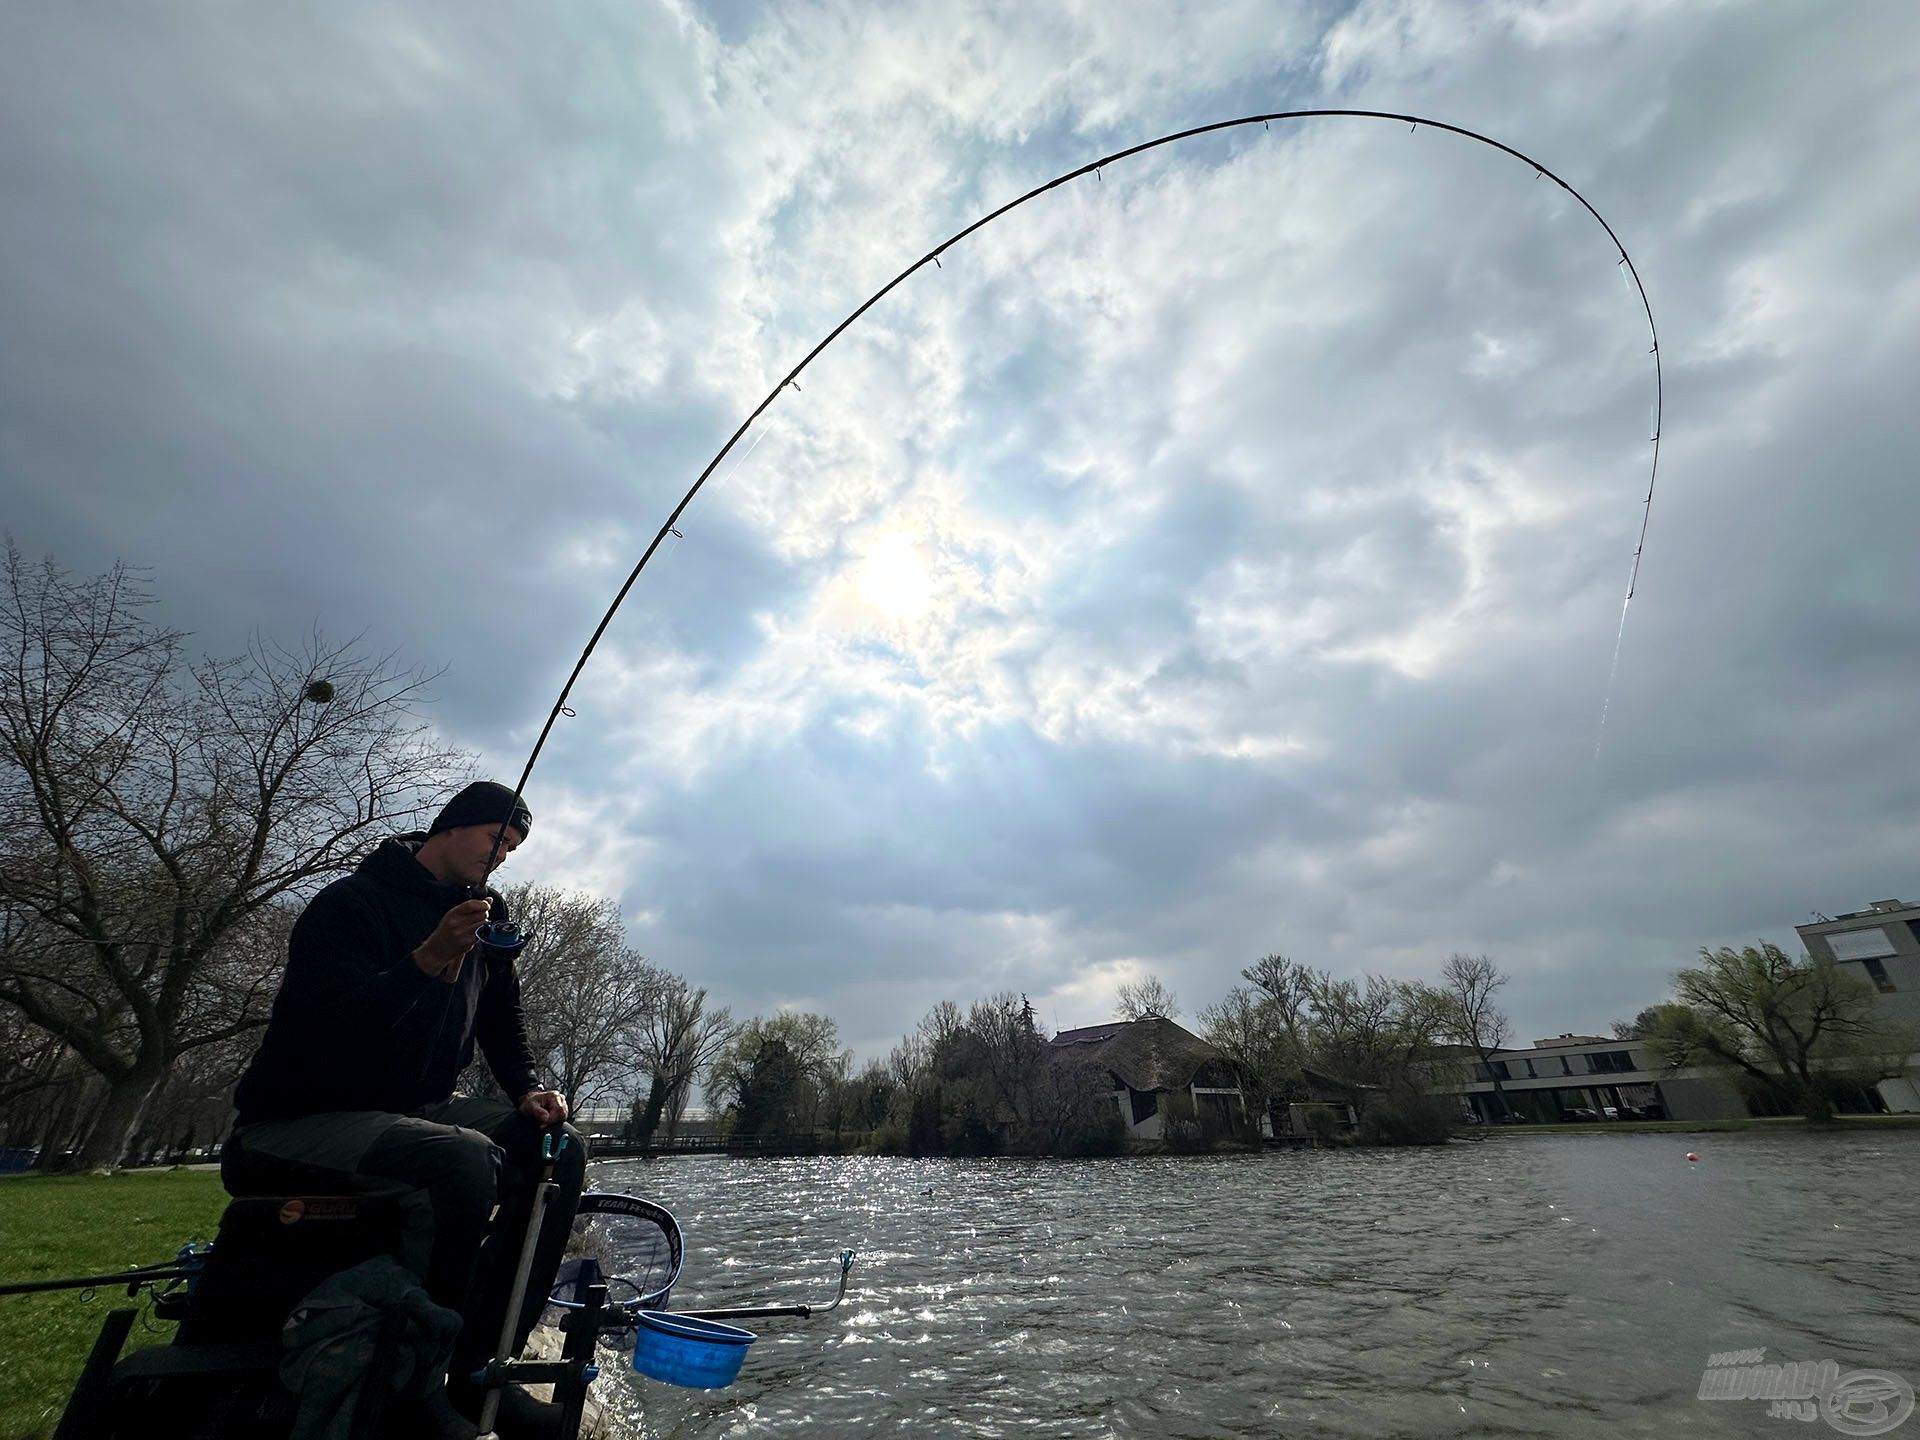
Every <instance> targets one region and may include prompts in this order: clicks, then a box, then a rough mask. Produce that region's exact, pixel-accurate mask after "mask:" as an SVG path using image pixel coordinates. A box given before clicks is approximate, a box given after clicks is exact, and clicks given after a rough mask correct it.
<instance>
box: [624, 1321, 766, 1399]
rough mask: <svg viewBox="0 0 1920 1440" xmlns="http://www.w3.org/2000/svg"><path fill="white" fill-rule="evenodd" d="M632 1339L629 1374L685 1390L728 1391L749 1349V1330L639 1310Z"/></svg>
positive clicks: (717, 1322)
mask: <svg viewBox="0 0 1920 1440" xmlns="http://www.w3.org/2000/svg"><path fill="white" fill-rule="evenodd" d="M634 1318H635V1319H636V1320H638V1321H639V1322H640V1323H639V1325H638V1326H637V1327H636V1328H635V1330H634V1336H633V1368H634V1369H635V1370H638V1371H639V1372H640V1373H641V1374H642V1375H645V1376H646V1377H647V1378H648V1379H650V1380H664V1381H666V1382H667V1384H669V1385H684V1386H686V1387H687V1388H688V1389H689V1390H718V1389H720V1388H721V1387H722V1386H726V1385H731V1384H732V1383H733V1378H734V1376H736V1375H738V1374H739V1373H740V1366H741V1365H742V1364H743V1363H745V1361H746V1358H747V1347H748V1346H749V1345H751V1344H753V1341H754V1334H753V1332H752V1331H751V1330H742V1329H739V1328H738V1327H736V1326H733V1325H722V1324H720V1322H719V1321H717V1320H696V1319H694V1318H693V1317H692V1316H691V1315H675V1314H672V1313H671V1312H669V1311H666V1310H642V1311H639V1312H638V1313H637V1314H636V1315H635V1316H634Z"/></svg>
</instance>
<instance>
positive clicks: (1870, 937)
mask: <svg viewBox="0 0 1920 1440" xmlns="http://www.w3.org/2000/svg"><path fill="white" fill-rule="evenodd" d="M1827 944H1829V945H1831V946H1832V947H1833V958H1834V959H1836V960H1878V959H1881V958H1883V957H1884V956H1888V955H1894V954H1898V953H1899V952H1898V951H1896V950H1895V949H1894V948H1893V942H1892V941H1890V940H1889V939H1888V938H1887V932H1886V930H1885V929H1884V928H1883V927H1881V926H1879V925H1873V926H1869V927H1868V928H1867V929H1865V930H1842V931H1841V932H1840V933H1839V934H1838V935H1829V936H1827Z"/></svg>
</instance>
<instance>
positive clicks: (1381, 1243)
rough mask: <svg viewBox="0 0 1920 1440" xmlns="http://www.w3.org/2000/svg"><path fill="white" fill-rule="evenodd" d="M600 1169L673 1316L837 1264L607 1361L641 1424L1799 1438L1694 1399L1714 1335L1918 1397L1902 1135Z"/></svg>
mask: <svg viewBox="0 0 1920 1440" xmlns="http://www.w3.org/2000/svg"><path fill="white" fill-rule="evenodd" d="M1689 1149H1692V1150H1694V1151H1697V1152H1698V1153H1699V1156H1700V1159H1699V1162H1698V1163H1697V1164H1690V1163H1689V1162H1688V1161H1687V1159H1686V1153H1687V1151H1688V1150H1689ZM592 1182H593V1184H594V1186H595V1187H596V1188H598V1189H603V1190H627V1191H631V1192H634V1193H639V1194H644V1195H648V1196H650V1197H651V1198H653V1199H656V1200H658V1201H660V1202H661V1203H663V1204H665V1205H667V1206H668V1208H670V1209H672V1210H673V1211H675V1213H676V1214H677V1215H678V1216H679V1218H680V1221H681V1225H682V1227H683V1229H684V1230H685V1232H686V1236H687V1242H688V1255H687V1265H686V1270H685V1273H684V1276H683V1279H682V1282H681V1286H680V1288H679V1289H678V1290H677V1291H676V1292H675V1296H674V1300H675V1304H676V1306H677V1307H678V1308H682V1309H694V1308H699V1307H703V1306H715V1305H724V1304H737V1303H745V1302H747V1301H749V1300H756V1299H765V1300H767V1301H770V1302H771V1301H781V1300H812V1299H818V1298H825V1297H826V1296H828V1295H830V1294H831V1291H832V1287H833V1282H834V1278H835V1275H836V1271H837V1266H836V1256H837V1252H838V1251H839V1250H840V1249H842V1248H846V1247H851V1248H854V1249H856V1250H858V1251H859V1252H860V1254H859V1258H858V1260H857V1261H856V1262H855V1265H854V1269H853V1273H852V1278H851V1283H850V1285H849V1288H848V1295H847V1300H846V1302H845V1303H844V1304H843V1305H842V1306H841V1307H840V1308H839V1309H838V1310H836V1311H834V1312H833V1313H831V1314H829V1315H825V1316H820V1317H816V1318H814V1319H812V1320H806V1321H801V1320H771V1321H761V1322H753V1323H757V1325H758V1329H759V1334H760V1337H761V1338H760V1340H759V1342H758V1343H757V1344H755V1345H754V1346H753V1348H752V1349H751V1350H750V1351H749V1352H748V1357H747V1363H746V1368H745V1370H744V1371H743V1373H742V1375H741V1378H740V1379H739V1380H738V1381H736V1382H735V1383H734V1385H733V1386H732V1387H730V1388H729V1389H727V1390H724V1391H715V1392H695V1391H685V1390H675V1389H673V1388H671V1387H668V1386H664V1385H660V1384H658V1383H655V1382H653V1381H649V1380H644V1379H641V1378H640V1377H637V1376H635V1375H634V1374H633V1373H632V1372H631V1371H628V1370H615V1369H613V1368H612V1367H609V1369H608V1371H607V1372H605V1374H604V1376H603V1379H602V1380H601V1381H600V1383H599V1384H597V1385H596V1386H595V1391H596V1394H597V1395H599V1397H600V1398H601V1399H602V1400H603V1401H605V1402H607V1403H608V1404H609V1406H610V1408H611V1409H612V1410H613V1411H614V1412H615V1414H616V1415H617V1416H618V1417H619V1419H620V1423H621V1425H622V1427H623V1428H622V1430H621V1433H622V1434H624V1435H627V1436H632V1437H641V1436H645V1437H667V1436H702V1437H706V1436H741V1437H745V1436H756V1437H758V1436H785V1435H832V1436H852V1435H977V1436H1025V1435H1036V1436H1087V1437H1106V1436H1127V1437H1131V1436H1141V1437H1162V1436H1274V1435H1303V1436H1306V1435H1312V1436H1322V1435H1332V1436H1342V1435H1352V1436H1384V1435H1406V1436H1426V1435H1462V1436H1466V1435H1472V1436H1507V1435H1512V1436H1529V1437H1533V1436H1541V1435H1565V1436H1586V1435H1591V1436H1605V1437H1609V1440H1619V1437H1622V1436H1661V1437H1666V1436H1674V1435H1739V1436H1753V1435H1769V1434H1777V1435H1794V1434H1822V1435H1824V1434H1831V1433H1835V1431H1834V1430H1833V1429H1830V1428H1829V1426H1827V1425H1826V1424H1822V1423H1819V1422H1815V1423H1813V1424H1811V1425H1803V1424H1798V1423H1796V1422H1795V1421H1793V1420H1791V1419H1786V1418H1769V1417H1768V1414H1767V1411H1768V1405H1767V1403H1766V1402H1765V1401H1748V1400H1741V1401H1705V1400H1700V1399H1697V1398H1696V1395H1697V1392H1698V1390H1699V1387H1700V1381H1701V1373H1702V1370H1703V1369H1704V1367H1705V1366H1706V1364H1707V1358H1708V1356H1709V1355H1710V1354H1712V1353H1715V1352H1721V1351H1729V1350H1745V1349H1759V1348H1762V1347H1764V1348H1765V1350H1766V1352H1767V1354H1766V1358H1767V1359H1768V1360H1773V1361H1793V1360H1824V1359H1829V1358H1830V1359H1833V1360H1835V1361H1837V1362H1838V1364H1839V1367H1840V1370H1841V1372H1842V1373H1845V1372H1846V1371H1849V1370H1852V1369H1856V1368H1858V1369H1871V1370H1881V1371H1891V1372H1894V1373H1895V1374H1897V1375H1901V1376H1903V1377H1904V1378H1905V1379H1906V1380H1907V1381H1908V1382H1909V1383H1920V1320H1916V1318H1915V1310H1916V1306H1915V1299H1916V1293H1917V1292H1920V1183H1916V1182H1920V1130H1896V1131H1886V1132H1880V1133H1875V1134H1866V1135H1862V1134H1843V1135H1814V1134H1805V1133H1793V1134H1734V1135H1711V1134H1709V1135H1617V1136H1609V1135H1591V1136H1585V1135H1576V1136H1548V1135H1540V1136H1517V1135H1515V1136H1508V1135H1500V1136H1497V1137H1495V1138H1493V1139H1490V1140H1488V1141H1486V1142H1483V1143H1475V1144H1459V1143H1456V1144H1453V1145H1449V1146H1445V1147H1442V1148H1438V1149H1427V1150H1400V1151H1326V1150H1320V1151H1302V1152H1272V1153H1268V1154H1263V1155H1249V1156H1234V1157H1219V1158H1205V1159H1192V1158H1190V1159H1180V1158H1155V1159H1145V1158H1142V1159H1126V1160H1107V1161H1023V1160H980V1161H965V1160H895V1159H880V1158H853V1159H817V1160H789V1161H769V1160H752V1161H749V1160H726V1159H721V1158H706V1159H701V1158H686V1159H674V1160H668V1161H656V1162H633V1161H625V1162H610V1163H607V1164H602V1165H596V1166H595V1167H594V1170H593V1172H592ZM929 1190H931V1192H932V1193H931V1194H928V1193H927V1192H928V1191H929ZM1909 1432H1911V1433H1913V1434H1914V1435H1915V1436H1916V1437H1917V1440H1920V1416H1915V1417H1914V1418H1912V1419H1911V1420H1909V1421H1908V1422H1907V1423H1906V1424H1905V1425H1903V1426H1901V1428H1900V1430H1899V1431H1898V1432H1896V1433H1897V1434H1902V1435H1904V1434H1907V1433H1909ZM1856 1433H1859V1432H1856Z"/></svg>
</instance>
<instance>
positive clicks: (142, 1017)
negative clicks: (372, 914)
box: [0, 546, 463, 1167]
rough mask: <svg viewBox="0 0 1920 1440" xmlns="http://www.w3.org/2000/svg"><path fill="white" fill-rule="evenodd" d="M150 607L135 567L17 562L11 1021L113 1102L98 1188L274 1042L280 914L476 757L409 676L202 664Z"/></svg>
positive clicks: (7, 881)
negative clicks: (42, 1038) (214, 1058)
mask: <svg viewBox="0 0 1920 1440" xmlns="http://www.w3.org/2000/svg"><path fill="white" fill-rule="evenodd" d="M150 603H151V600H150V596H149V593H148V590H147V587H146V585H145V583H144V582H143V580H142V579H141V577H140V576H139V575H138V574H137V573H136V572H134V571H132V570H130V569H128V568H127V567H125V566H116V567H114V569H112V570H111V571H109V572H108V573H106V574H105V575H101V576H98V577H95V578H92V579H76V578H74V577H73V576H71V575H69V574H68V573H67V572H65V571H63V570H61V569H60V568H59V567H58V566H57V565H55V564H54V563H53V561H51V560H47V561H44V562H42V563H40V564H38V565H29V564H28V563H26V562H25V561H24V560H23V559H22V558H21V556H20V553H19V552H18V550H16V549H14V548H12V547H11V546H9V548H8V552H7V557H6V574H5V583H4V587H3V588H0V1004H5V1005H8V1006H11V1007H12V1008H13V1009H14V1010H15V1011H17V1012H18V1013H19V1014H20V1015H21V1016H23V1017H24V1018H25V1019H27V1020H28V1021H30V1022H31V1023H32V1024H33V1025H34V1026H36V1027H37V1028H39V1029H40V1030H42V1031H45V1032H46V1033H48V1034H50V1035H53V1036H56V1037H58V1038H59V1039H60V1040H61V1041H62V1042H63V1043H65V1044H66V1045H67V1046H69V1047H70V1048H71V1050H72V1052H73V1054H74V1055H76V1056H78V1057H79V1058H80V1059H81V1060H82V1061H84V1062H85V1063H86V1064H87V1065H88V1066H89V1067H90V1068H91V1069H93V1070H94V1071H95V1072H96V1073H98V1074H99V1075H100V1076H101V1077H102V1079H103V1081H104V1082H105V1086H106V1095H105V1099H104V1102H103V1103H102V1105H101V1106H100V1108H99V1111H98V1114H97V1115H96V1117H95V1119H94V1123H93V1125H92V1128H91V1131H90V1133H89V1135H88V1136H87V1139H86V1141H85V1143H84V1144H83V1146H82V1150H81V1157H80V1163H82V1164H84V1165H88V1166H92V1167H101V1166H109V1165H112V1164H114V1163H116V1162H117V1161H118V1160H119V1159H120V1156H121V1154H122V1153H123V1152H124V1150H125V1148H126V1146H127V1142H128V1139H129V1137H130V1136H131V1135H132V1133H133V1130H134V1128H135V1126H136V1125H137V1124H138V1123H139V1120H140V1116H141V1113H142V1111H143V1110H144V1109H145V1107H146V1104H147V1101H148V1099H149V1097H151V1096H152V1094H153V1093H154V1091H155V1089H156V1088H157V1087H158V1086H159V1085H160V1083H161V1082H162V1080H163V1079H164V1078H165V1077H166V1075H167V1073H168V1071H169V1070H170V1069H171V1067H172V1065H173V1064H174V1062H175V1061H176V1060H177V1059H178V1058H179V1057H180V1056H181V1055H182V1054H185V1053H187V1052H188V1051H191V1050H193V1049H196V1048H198V1047H200V1046H205V1045H217V1044H220V1043H221V1042H223V1041H225V1040H227V1039H230V1038H232V1037H234V1036H236V1035H240V1034H244V1033H246V1032H248V1031H251V1030H254V1029H257V1028H258V1027H259V1026H260V1025H262V1024H263V1023H264V1021H265V1018H266V1009H267V1004H268V1002H269V1000H270V998H271V990H272V986H271V979H270V977H271V971H270V970H267V971H260V970H256V969H255V968H253V962H254V961H257V960H258V959H259V958H260V956H261V955H263V954H265V953H266V950H267V947H266V940H265V938H264V937H265V936H266V935H267V934H268V933H270V932H272V931H273V930H274V929H275V927H276V926H277V923H278V922H277V920H276V918H275V916H274V914H273V910H274V907H275V906H276V905H281V904H283V903H285V902H288V901H290V900H292V899H295V898H297V897H299V896H301V895H303V894H304V893H305V892H307V891H308V890H310V889H311V888H313V887H314V886H316V885H317V883H318V882H319V881H321V880H322V879H323V878H325V877H327V876H329V875H332V874H335V873H337V872H339V871H342V870H345V869H347V868H348V867H349V866H350V865H351V864H352V862H353V861H354V859H355V858H356V856H357V855H358V853H359V852H360V851H361V850H362V849H364V847H365V846H366V845H367V843H368V842H369V840H371V839H373V838H375V837H376V836H378V835H379V834H381V833H383V832H384V831H387V830H390V829H393V828H405V825H406V822H408V821H411V820H415V819H417V818H418V817H419V816H420V815H421V814H422V813H424V811H425V808H426V807H427V806H428V805H429V804H431V803H433V802H434V801H435V800H437V799H438V798H439V797H440V795H442V794H443V793H444V791H445V789H446V787H447V785H448V784H449V783H450V782H451V780H452V779H453V777H454V775H455V774H456V772H457V770H458V769H459V767H460V762H461V761H462V759H463V757H461V756H460V755H458V754H457V753H455V752H452V751H449V750H447V749H446V748H444V747H442V746H441V745H439V744H438V743H437V742H436V741H435V740H434V739H433V737H432V734H431V732H430V731H429V730H428V728H427V727H426V726H425V725H424V724H423V723H420V722H419V721H418V720H417V718H416V716H415V713H414V707H415V705H416V704H418V703H419V701H420V700H421V698H422V690H423V686H424V685H425V683H426V678H427V677H424V676H422V675H421V674H419V673H418V672H414V671H404V670H401V669H400V668H399V667H398V666H397V664H396V662H395V660H394V657H393V656H392V655H372V656H370V655H368V654H366V653H364V652H363V651H362V650H361V648H360V646H359V644H358V642H356V641H349V642H347V643H345V644H332V643H329V642H327V641H326V640H325V639H323V638H322V637H321V636H320V635H318V634H317V633H316V634H314V635H312V636H310V637H309V638H308V639H307V641H306V642H305V643H304V644H303V645H302V646H301V648H300V649H298V650H286V649H282V648H280V647H277V646H274V645H270V644H268V643H266V642H264V641H256V642H255V644H254V645H253V646H252V648H251V649H250V650H249V652H248V653H247V654H246V655H245V656H242V657H239V658H236V659H231V660H201V661H197V662H192V663H189V662H187V661H186V659H185V657H184V656H183V653H182V645H181V641H182V638H183V637H182V636H181V635H180V634H179V633H178V632H176V631H173V630H169V629H166V628H164V627H162V626H159V625H156V624H154V623H153V622H152V621H151V620H150V619H148V618H147V615H146V613H145V612H146V609H147V607H148V606H149V604H150ZM316 682H319V683H316Z"/></svg>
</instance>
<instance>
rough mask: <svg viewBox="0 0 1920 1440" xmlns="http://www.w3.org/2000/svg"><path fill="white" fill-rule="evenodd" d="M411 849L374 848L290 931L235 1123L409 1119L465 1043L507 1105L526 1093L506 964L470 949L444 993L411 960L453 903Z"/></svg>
mask: <svg viewBox="0 0 1920 1440" xmlns="http://www.w3.org/2000/svg"><path fill="white" fill-rule="evenodd" d="M425 838H426V837H425V836H423V835H401V836H396V837H395V838H393V839H391V840H385V841H382V842H381V843H380V845H379V846H378V847H377V848H376V849H375V850H374V852H373V853H372V854H371V855H369V856H367V858H366V859H364V860H362V861H361V862H360V867H359V869H357V870H356V871H355V872H354V873H353V874H351V875H349V876H347V877H346V878H345V879H343V880H336V881H334V882H333V883H332V884H331V885H329V886H327V888H326V889H324V890H322V891H321V892H320V893H319V894H318V895H316V896H314V897H313V901H312V903H311V904H309V905H308V906H307V908H306V909H305V910H304V911H302V912H301V915H300V918H299V920H297V921H295V922H294V927H293V937H292V939H291V940H290V941H289V942H288V945H287V973H286V975H285V977H284V978H283V979H282V980H281V982H280V993H279V994H278V995H277V996H275V997H274V1001H273V1015H272V1018H270V1019H269V1020H268V1022H267V1033H266V1035H265V1036H263V1037H262V1038H261V1041H260V1049H259V1051H258V1052H257V1053H256V1054H255V1055H254V1057H253V1063H252V1064H250V1065H249V1066H248V1067H247V1073H246V1074H245V1075H243V1076H241V1077H240V1085H239V1087H238V1088H237V1089H236V1090H235V1091H234V1097H233V1099H234V1105H235V1106H236V1107H237V1108H238V1110H239V1112H240V1114H239V1119H238V1121H237V1122H236V1123H238V1124H241V1125H246V1124H251V1123H252V1122H254V1121H256V1120H278V1119H285V1118H287V1117H289V1116H294V1115H312V1114H316V1113H318V1112H320V1111H324V1110H389V1111H393V1112H396V1113H400V1114H406V1113H412V1112H417V1111H419V1110H421V1109H422V1108H424V1107H425V1106H428V1105H433V1104H437V1103H438V1102H440V1101H442V1100H445V1099H446V1098H447V1097H448V1096H449V1095H451V1094H452V1093H453V1084H454V1079H455V1077H456V1076H458V1075H459V1073H460V1072H461V1071H462V1070H463V1069H465V1068H466V1067H467V1065H468V1064H469V1063H470V1062H471V1061H472V1059H473V1047H474V1041H475V1040H478V1041H479V1042H480V1048H481V1050H482V1051H483V1052H485V1054H486V1057H487V1065H488V1066H489V1068H491V1069H492V1071H493V1074H494V1078H495V1079H497V1080H498V1081H499V1082H500V1088H501V1089H502V1090H503V1091H505V1092H506V1094H507V1095H508V1096H510V1097H518V1096H520V1095H523V1094H525V1093H526V1092H527V1091H528V1090H531V1089H534V1088H535V1083H534V1072H533V1057H532V1055H531V1054H530V1053H529V1051H528V1048H527V1023H526V1016H525V1014H524V1013H523V1012H522V1011H521V1009H520V981H519V978H518V977H517V976H516V975H515V974H514V971H513V959H512V957H511V956H510V955H507V954H504V953H502V952H501V951H498V950H494V949H491V948H489V947H488V946H485V945H476V946H474V947H473V949H472V951H471V952H469V953H468V955H467V958H466V962H465V964H463V965H462V966H461V967H460V978H459V980H458V981H456V982H455V983H454V984H452V985H449V984H447V983H446V982H445V981H443V980H440V979H437V978H435V977H434V976H431V975H427V974H425V973H423V972H422V971H421V969H420V967H419V966H418V965H415V964H414V963H413V952H414V951H415V949H417V948H418V947H419V945H420V943H421V942H422V941H423V940H425V939H426V938H427V937H428V936H429V935H431V934H432V933H433V931H434V927H435V926H437V925H439V923H440V920H441V917H442V916H444V915H445V914H446V913H447V911H449V910H451V909H452V908H453V907H454V906H455V905H458V904H459V903H460V902H461V901H462V900H464V899H466V898H467V893H466V890H465V888H464V887H462V886H459V885H446V884H442V883H441V882H440V881H438V880H436V879H434V877H433V876H432V874H431V873H429V871H428V870H427V869H426V867H425V866H423V865H422V864H421V863H420V862H419V861H418V860H417V859H415V858H414V856H415V852H416V851H417V850H419V848H420V844H421V842H422V841H423V840H424V839H425ZM487 893H488V894H489V895H490V896H491V897H492V900H493V911H492V918H493V920H494V921H495V922H496V923H498V922H501V921H504V920H505V919H506V918H507V907H506V902H505V901H504V900H502V899H501V898H500V897H499V895H497V894H495V893H494V892H493V891H491V890H489V891H488V892H487Z"/></svg>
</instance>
